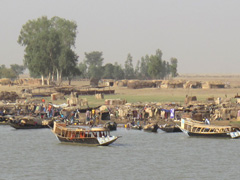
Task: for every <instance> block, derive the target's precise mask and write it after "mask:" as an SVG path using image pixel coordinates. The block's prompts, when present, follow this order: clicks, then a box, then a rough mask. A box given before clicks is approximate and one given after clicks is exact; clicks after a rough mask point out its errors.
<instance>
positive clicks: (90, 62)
mask: <svg viewBox="0 0 240 180" xmlns="http://www.w3.org/2000/svg"><path fill="white" fill-rule="evenodd" d="M103 60H104V59H103V58H102V52H99V51H93V52H90V53H86V52H85V63H86V65H87V68H88V74H89V78H98V79H99V78H100V77H101V76H102V64H103Z"/></svg>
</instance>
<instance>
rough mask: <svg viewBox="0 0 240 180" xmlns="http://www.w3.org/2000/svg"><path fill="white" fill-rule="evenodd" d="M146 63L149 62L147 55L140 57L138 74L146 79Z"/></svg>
mask: <svg viewBox="0 0 240 180" xmlns="http://www.w3.org/2000/svg"><path fill="white" fill-rule="evenodd" d="M148 64H149V56H148V55H146V56H145V58H144V57H142V58H141V62H140V75H141V78H142V79H148V78H149V74H148Z"/></svg>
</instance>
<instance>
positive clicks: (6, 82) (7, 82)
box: [0, 78, 12, 85]
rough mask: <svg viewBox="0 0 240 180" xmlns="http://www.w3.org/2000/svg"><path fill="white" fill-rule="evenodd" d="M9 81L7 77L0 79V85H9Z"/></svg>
mask: <svg viewBox="0 0 240 180" xmlns="http://www.w3.org/2000/svg"><path fill="white" fill-rule="evenodd" d="M11 83H12V81H11V80H10V79H8V78H3V79H0V84H1V85H9V84H11Z"/></svg>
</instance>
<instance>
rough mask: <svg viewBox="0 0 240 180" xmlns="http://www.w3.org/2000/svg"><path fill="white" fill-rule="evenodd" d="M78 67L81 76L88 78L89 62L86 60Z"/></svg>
mask: <svg viewBox="0 0 240 180" xmlns="http://www.w3.org/2000/svg"><path fill="white" fill-rule="evenodd" d="M78 69H79V71H80V72H81V74H80V78H87V77H88V74H87V64H86V63H85V62H80V63H79V65H78Z"/></svg>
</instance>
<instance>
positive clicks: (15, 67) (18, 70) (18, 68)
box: [10, 64, 26, 77]
mask: <svg viewBox="0 0 240 180" xmlns="http://www.w3.org/2000/svg"><path fill="white" fill-rule="evenodd" d="M10 68H11V69H12V70H13V71H14V72H15V74H16V75H17V77H19V75H20V74H23V71H24V70H25V69H26V67H25V66H23V65H18V64H11V65H10Z"/></svg>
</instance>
